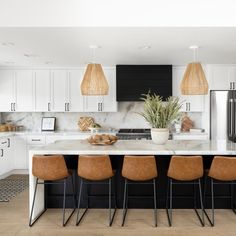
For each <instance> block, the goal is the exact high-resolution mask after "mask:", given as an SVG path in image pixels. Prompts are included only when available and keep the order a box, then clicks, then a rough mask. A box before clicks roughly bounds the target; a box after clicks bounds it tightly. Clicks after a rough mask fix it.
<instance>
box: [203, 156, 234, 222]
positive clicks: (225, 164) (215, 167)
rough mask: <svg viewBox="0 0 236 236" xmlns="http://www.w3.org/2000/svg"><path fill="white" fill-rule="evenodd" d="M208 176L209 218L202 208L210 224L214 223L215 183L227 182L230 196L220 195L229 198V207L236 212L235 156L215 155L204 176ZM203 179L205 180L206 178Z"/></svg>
mask: <svg viewBox="0 0 236 236" xmlns="http://www.w3.org/2000/svg"><path fill="white" fill-rule="evenodd" d="M207 177H208V178H210V183H211V197H210V198H211V219H210V217H209V216H208V214H207V213H206V211H205V210H204V212H205V214H206V217H207V219H208V221H209V222H210V224H211V226H214V224H215V214H214V210H215V209H214V200H215V198H217V196H215V195H214V186H215V185H219V184H220V185H222V184H228V185H230V187H231V189H230V190H231V194H230V195H231V196H221V198H222V197H223V198H231V209H232V211H233V212H234V213H235V214H236V211H235V208H234V188H233V187H234V185H235V184H236V182H235V181H236V157H224V156H215V157H214V159H213V161H212V163H211V167H210V170H209V173H208V176H206V179H207ZM206 179H205V180H206ZM206 187H207V184H206V181H205V191H204V201H205V199H206Z"/></svg>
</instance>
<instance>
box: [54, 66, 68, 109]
mask: <svg viewBox="0 0 236 236" xmlns="http://www.w3.org/2000/svg"><path fill="white" fill-rule="evenodd" d="M51 111H58V112H61V111H68V71H67V70H53V71H52V108H51Z"/></svg>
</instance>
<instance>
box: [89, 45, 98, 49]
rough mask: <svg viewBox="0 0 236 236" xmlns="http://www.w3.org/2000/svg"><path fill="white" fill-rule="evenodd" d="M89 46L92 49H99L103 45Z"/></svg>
mask: <svg viewBox="0 0 236 236" xmlns="http://www.w3.org/2000/svg"><path fill="white" fill-rule="evenodd" d="M89 48H90V49H98V48H101V46H99V45H89Z"/></svg>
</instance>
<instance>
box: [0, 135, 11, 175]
mask: <svg viewBox="0 0 236 236" xmlns="http://www.w3.org/2000/svg"><path fill="white" fill-rule="evenodd" d="M11 142H12V138H11V137H6V138H1V139H0V178H4V177H6V176H4V175H5V174H7V173H8V172H10V171H11V170H12V169H13V168H14V166H13V160H14V156H13V148H12V143H11Z"/></svg>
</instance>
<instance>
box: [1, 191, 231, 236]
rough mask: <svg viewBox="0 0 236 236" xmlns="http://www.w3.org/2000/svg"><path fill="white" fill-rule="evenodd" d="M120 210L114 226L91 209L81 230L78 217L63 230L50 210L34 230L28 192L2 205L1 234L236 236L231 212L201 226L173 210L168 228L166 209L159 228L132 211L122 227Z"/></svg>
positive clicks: (144, 213) (147, 214)
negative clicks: (29, 218)
mask: <svg viewBox="0 0 236 236" xmlns="http://www.w3.org/2000/svg"><path fill="white" fill-rule="evenodd" d="M120 223H121V210H119V211H118V212H117V215H116V217H115V220H114V223H113V226H112V227H108V226H107V211H106V210H95V209H94V210H89V212H88V213H87V215H86V216H85V218H84V220H83V222H81V225H80V226H79V227H76V226H75V214H74V216H73V217H72V218H71V220H70V222H69V223H68V225H67V226H66V227H64V228H63V227H61V211H60V210H48V211H47V212H46V213H45V214H44V215H43V216H42V218H41V219H40V220H39V221H38V222H37V223H36V224H35V225H34V226H33V227H32V228H30V227H28V191H25V192H23V193H21V194H20V195H18V196H17V197H16V198H15V199H13V200H12V201H11V202H9V203H0V235H1V236H8V235H11V236H12V235H17V236H28V235H34V236H53V235H56V236H60V235H66V236H72V235H73V236H74V235H76V236H78V235H79V236H108V235H109V236H110V235H112V236H113V235H114V236H118V235H122V236H132V235H135V236H137V235H140V236H144V235H145V236H152V235H161V236H167V235H168V236H179V235H186V236H187V235H190V236H201V235H204V236H213V235H214V236H235V235H236V215H234V214H233V213H232V211H230V210H216V226H215V227H214V228H212V227H210V226H209V224H207V225H206V226H205V227H204V228H203V227H201V226H200V224H199V222H198V220H197V218H196V215H195V213H194V212H193V211H192V210H174V214H173V227H171V228H170V227H168V225H167V218H166V214H165V211H164V210H159V211H158V227H157V228H154V227H153V212H152V210H133V209H132V210H129V211H128V214H127V219H126V225H125V227H123V228H121V227H120Z"/></svg>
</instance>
